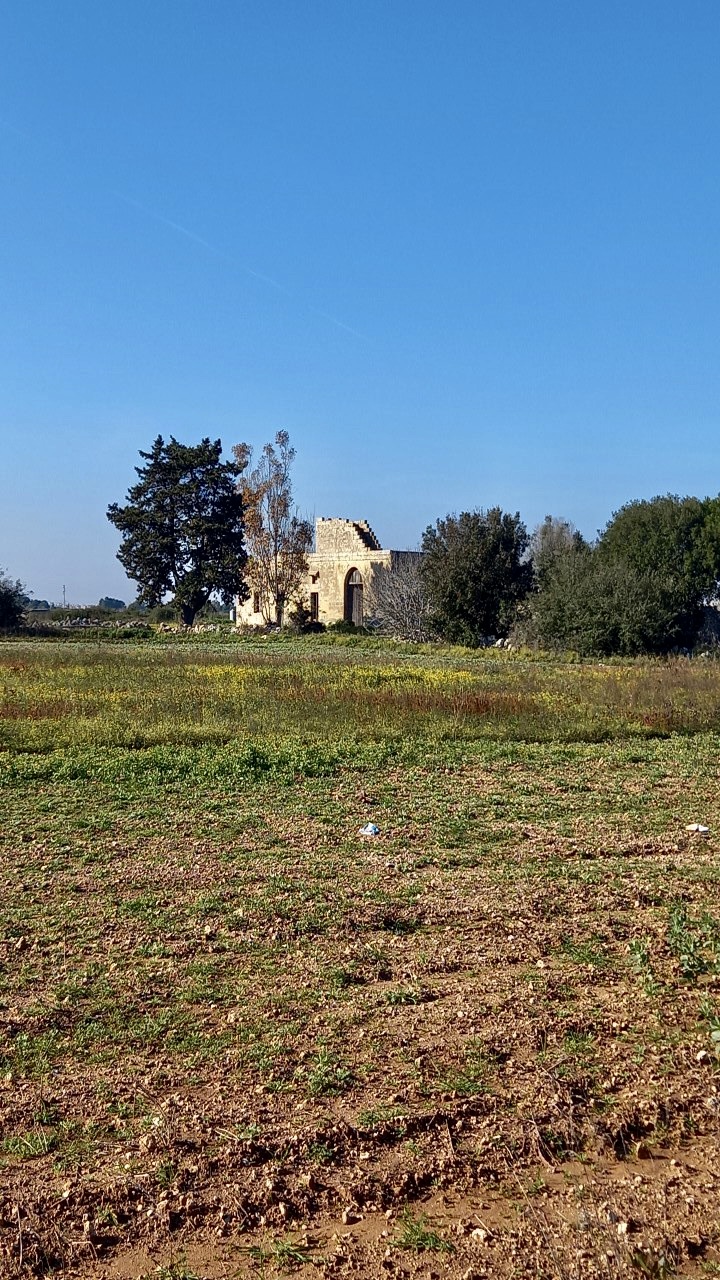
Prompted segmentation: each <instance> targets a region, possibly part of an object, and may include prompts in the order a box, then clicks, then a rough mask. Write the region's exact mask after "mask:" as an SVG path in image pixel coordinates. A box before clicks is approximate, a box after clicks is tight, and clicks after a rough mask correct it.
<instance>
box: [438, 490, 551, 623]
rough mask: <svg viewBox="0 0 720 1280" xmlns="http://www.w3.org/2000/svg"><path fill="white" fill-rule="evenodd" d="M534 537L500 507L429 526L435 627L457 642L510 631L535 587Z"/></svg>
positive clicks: (448, 519) (465, 512) (517, 517)
mask: <svg viewBox="0 0 720 1280" xmlns="http://www.w3.org/2000/svg"><path fill="white" fill-rule="evenodd" d="M527 550H528V535H527V530H526V528H525V526H524V524H523V523H522V521H521V519H520V516H519V514H518V513H517V512H516V514H515V515H514V516H513V515H509V514H508V513H507V512H503V511H501V509H500V507H491V508H490V510H489V511H463V512H461V513H460V515H459V516H454V515H451V516H446V517H445V519H444V520H437V521H436V523H435V525H434V526H432V525H431V526H430V527H429V528H427V529H426V530H425V533H424V534H423V540H422V551H423V559H422V562H421V566H420V572H421V575H422V581H423V585H424V588H425V591H426V593H427V598H428V601H429V605H430V622H431V626H432V628H433V629H434V631H435V632H436V633H437V634H438V635H441V636H443V637H444V638H445V639H447V640H450V641H452V642H453V643H455V644H467V645H478V644H481V643H482V641H483V640H484V639H485V638H486V637H488V636H499V635H506V634H507V631H508V629H509V627H510V625H511V623H512V620H513V615H514V612H515V608H516V606H517V603H518V601H520V600H522V599H523V597H524V596H525V595H526V594H527V592H528V591H529V590H530V587H531V585H532V566H531V564H530V562H529V561H528V560H527V558H526V555H527Z"/></svg>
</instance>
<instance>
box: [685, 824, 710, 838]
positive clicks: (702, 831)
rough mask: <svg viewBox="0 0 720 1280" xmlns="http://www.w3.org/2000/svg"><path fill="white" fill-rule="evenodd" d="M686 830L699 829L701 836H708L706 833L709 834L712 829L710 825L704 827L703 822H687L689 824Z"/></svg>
mask: <svg viewBox="0 0 720 1280" xmlns="http://www.w3.org/2000/svg"><path fill="white" fill-rule="evenodd" d="M685 830H686V831H697V833H698V835H700V836H706V835H707V833H708V831H709V830H710V828H709V827H704V826H703V824H702V822H688V824H687V826H686V828H685Z"/></svg>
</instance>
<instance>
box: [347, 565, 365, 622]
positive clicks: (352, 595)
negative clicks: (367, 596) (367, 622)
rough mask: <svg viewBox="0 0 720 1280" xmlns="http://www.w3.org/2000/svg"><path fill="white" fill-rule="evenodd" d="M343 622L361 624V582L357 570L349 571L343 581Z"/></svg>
mask: <svg viewBox="0 0 720 1280" xmlns="http://www.w3.org/2000/svg"><path fill="white" fill-rule="evenodd" d="M345 621H346V622H354V624H355V626H356V627H361V626H362V624H363V580H362V576H361V574H360V573H358V570H357V569H351V570H350V572H349V574H348V575H347V577H346V579H345Z"/></svg>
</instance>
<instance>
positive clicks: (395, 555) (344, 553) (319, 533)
mask: <svg viewBox="0 0 720 1280" xmlns="http://www.w3.org/2000/svg"><path fill="white" fill-rule="evenodd" d="M413 554H414V553H413V552H404V551H386V550H383V548H382V547H381V546H380V543H379V541H378V539H377V537H376V536H375V534H374V533H373V531H372V529H371V528H370V525H369V524H368V523H367V521H366V520H341V519H324V518H322V517H321V518H319V519H318V520H316V521H315V550H314V551H313V552H311V554H310V555H309V556H308V573H307V576H306V578H305V580H304V581H303V583H302V584H301V586H300V590H299V592H298V595H300V596H302V597H303V599H304V600H305V601H306V603H307V604H308V605H309V606H310V608H311V610H312V612H313V615H314V617H315V618H316V620H317V621H318V622H323V623H325V624H326V625H327V624H328V623H330V622H340V621H342V620H343V619H346V620H348V621H352V620H353V616H354V617H355V620H356V621H357V619H358V616H359V614H358V610H360V612H361V614H362V618H363V620H364V621H367V620H369V618H370V617H371V614H372V584H373V578H374V575H375V574H376V573H377V571H378V569H380V568H383V569H392V567H393V565H394V564H397V563H398V559H399V558H403V557H405V556H408V555H413ZM255 603H256V602H255V601H254V600H253V597H252V595H251V597H250V599H249V600H247V601H246V602H245V604H242V605H237V604H236V621H237V625H238V626H243V625H245V626H262V625H263V618H262V614H261V613H260V612H259V611H258V610H256V609H255V607H254V606H255Z"/></svg>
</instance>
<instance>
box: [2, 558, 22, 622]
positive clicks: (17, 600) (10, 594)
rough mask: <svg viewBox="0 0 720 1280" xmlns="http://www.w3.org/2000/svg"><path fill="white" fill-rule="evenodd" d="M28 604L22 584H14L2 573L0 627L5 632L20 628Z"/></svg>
mask: <svg viewBox="0 0 720 1280" xmlns="http://www.w3.org/2000/svg"><path fill="white" fill-rule="evenodd" d="M27 602H28V600H27V596H26V595H25V588H24V587H23V584H22V582H13V581H12V579H11V578H8V577H7V576H6V574H4V573H2V572H0V627H2V629H3V630H7V631H14V630H15V629H16V628H17V627H19V626H20V624H21V622H22V621H23V617H24V615H25V609H26V607H27Z"/></svg>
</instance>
